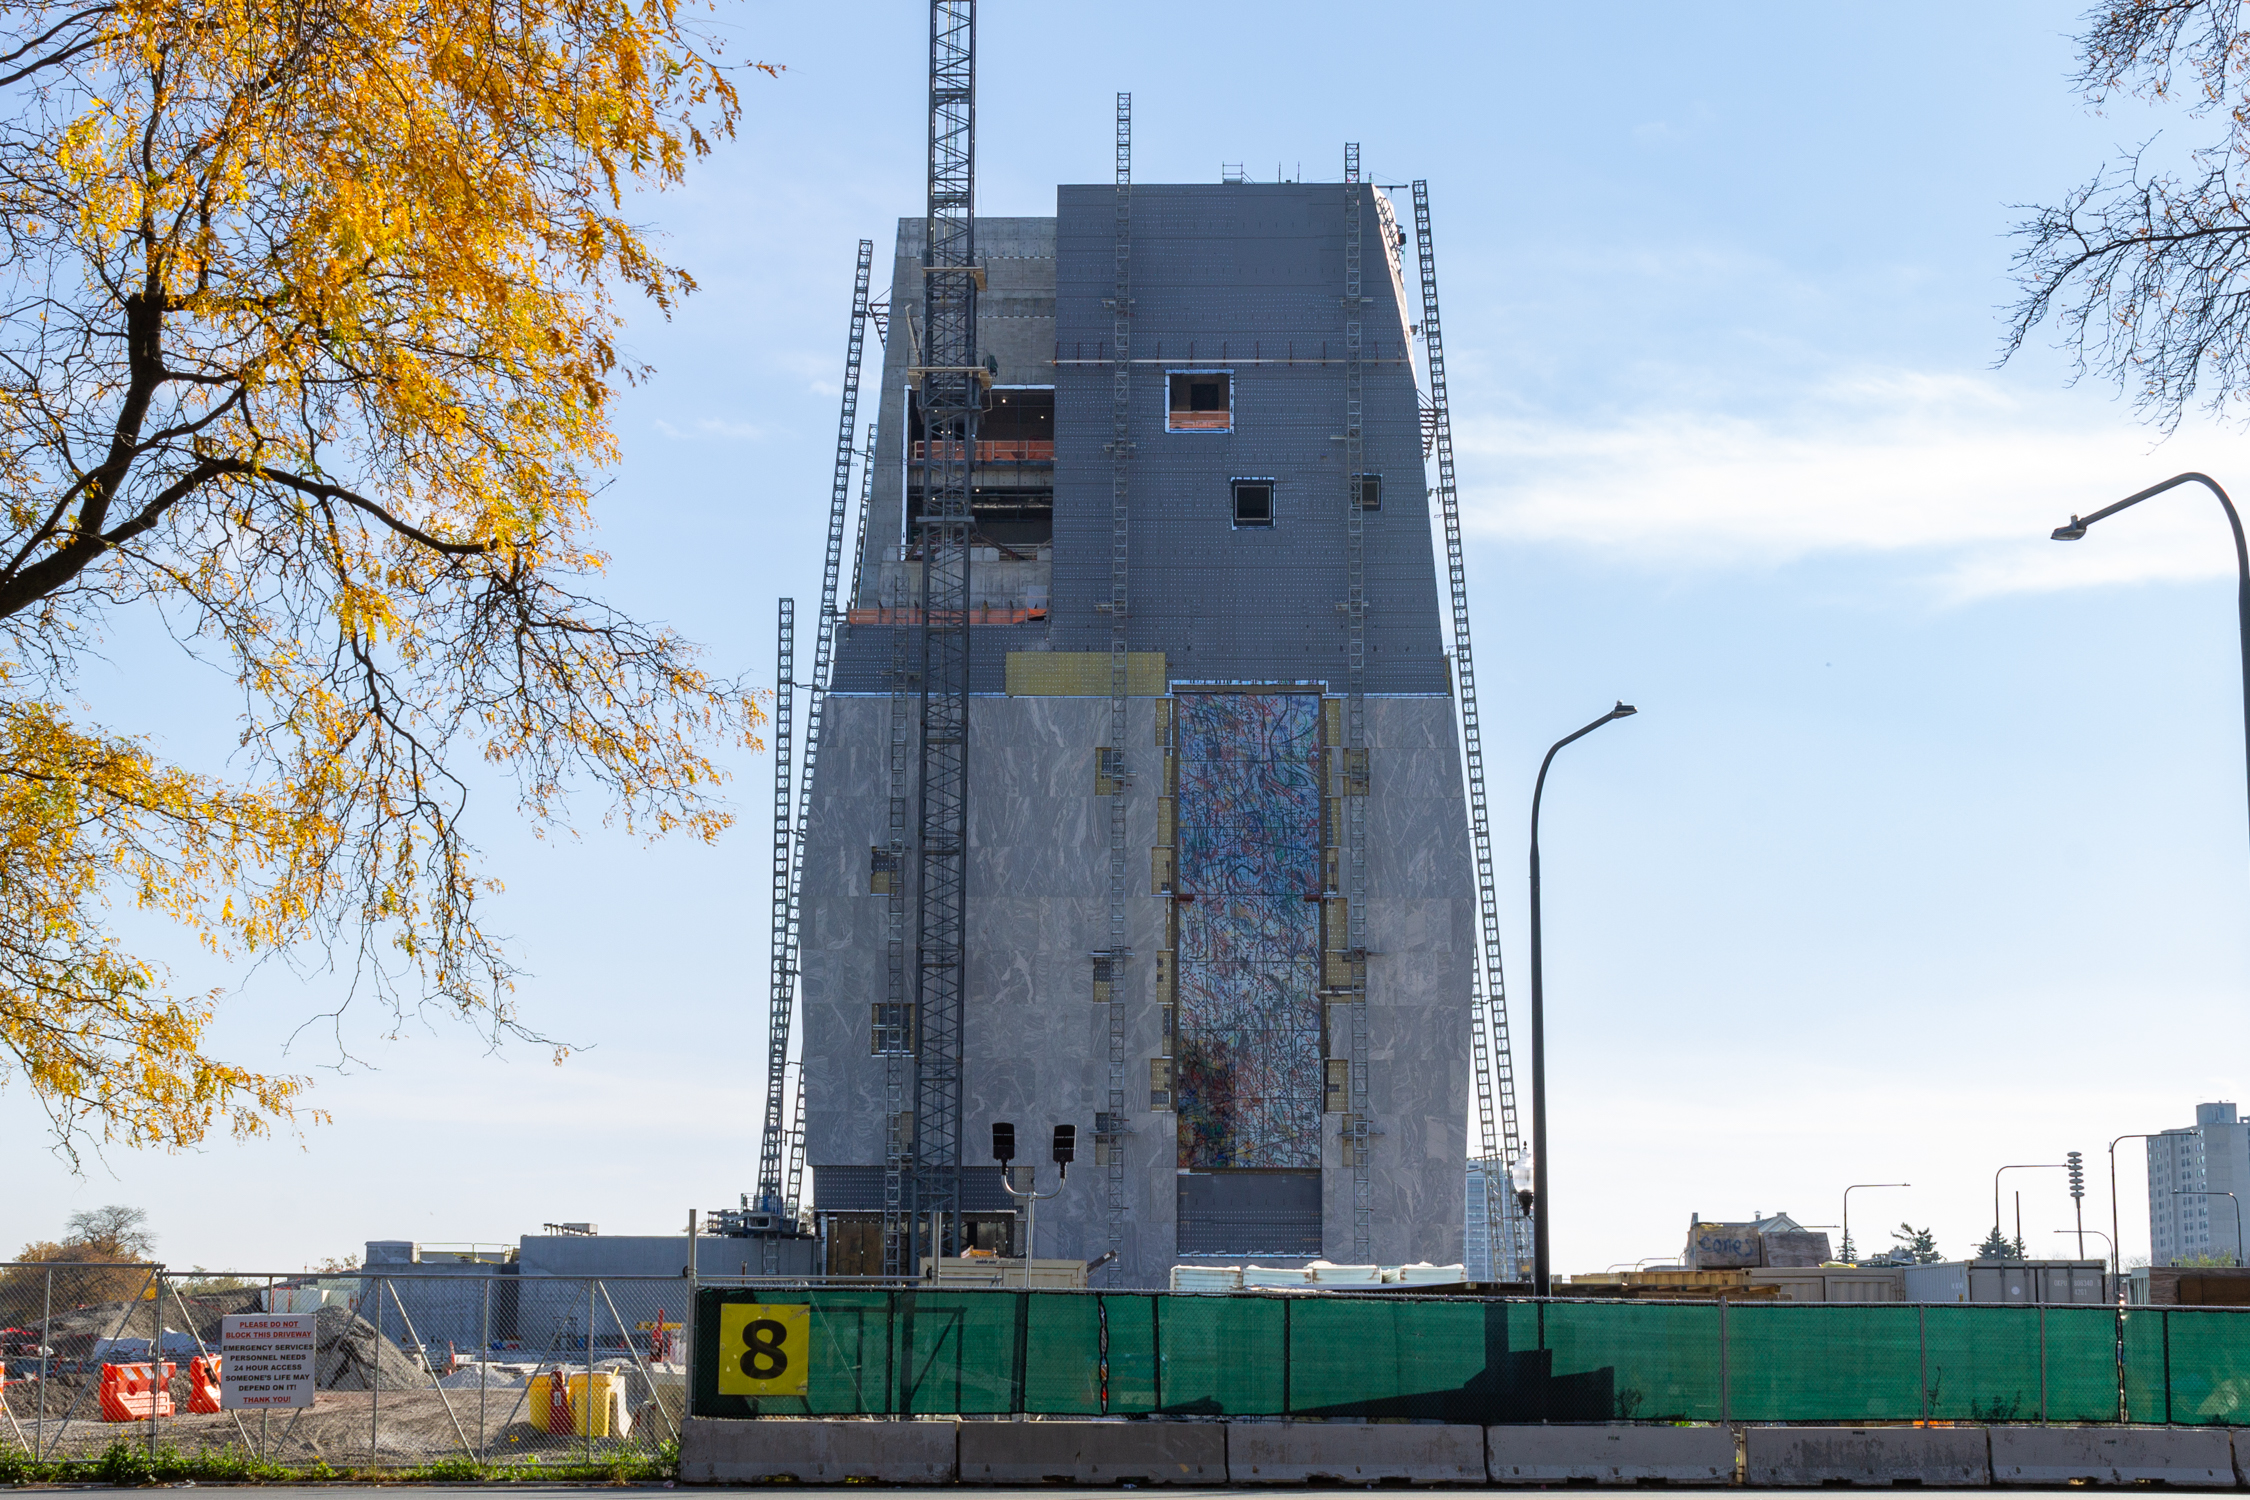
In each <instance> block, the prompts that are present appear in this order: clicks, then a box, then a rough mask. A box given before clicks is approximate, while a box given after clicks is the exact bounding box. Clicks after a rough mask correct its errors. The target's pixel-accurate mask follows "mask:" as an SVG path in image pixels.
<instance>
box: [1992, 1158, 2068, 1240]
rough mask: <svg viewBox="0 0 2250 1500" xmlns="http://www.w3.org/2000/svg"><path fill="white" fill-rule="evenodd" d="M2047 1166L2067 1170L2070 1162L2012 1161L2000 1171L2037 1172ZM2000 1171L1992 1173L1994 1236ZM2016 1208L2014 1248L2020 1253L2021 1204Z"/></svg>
mask: <svg viewBox="0 0 2250 1500" xmlns="http://www.w3.org/2000/svg"><path fill="white" fill-rule="evenodd" d="M2049 1167H2052V1168H2053V1169H2054V1170H2055V1171H2057V1172H2067V1171H2069V1170H2070V1163H2069V1162H2067V1161H2014V1162H2010V1163H2008V1165H2006V1166H2004V1167H2002V1168H2001V1169H2000V1172H2037V1171H2041V1170H2044V1169H2046V1168H2049ZM2000 1172H1995V1173H1993V1174H1992V1233H1993V1235H1994V1236H1995V1237H1997V1236H1998V1235H1999V1233H2000ZM2016 1208H2017V1213H2016V1218H2017V1223H2016V1240H2017V1242H2018V1243H2017V1247H2016V1248H2017V1253H2018V1254H2021V1253H2022V1251H2023V1246H2022V1243H2021V1242H2022V1240H2023V1223H2022V1218H2023V1213H2022V1209H2023V1205H2022V1204H2021V1203H2018V1204H2017V1205H2016Z"/></svg>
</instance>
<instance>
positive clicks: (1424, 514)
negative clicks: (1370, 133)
mask: <svg viewBox="0 0 2250 1500" xmlns="http://www.w3.org/2000/svg"><path fill="white" fill-rule="evenodd" d="M1365 191H1367V192H1369V193H1370V194H1372V192H1373V189H1372V188H1369V189H1366V190H1365ZM1115 208H1116V200H1115V196H1114V192H1113V190H1111V189H1109V188H1104V187H1064V188H1061V189H1059V190H1058V217H1057V223H1056V233H1055V276H1056V286H1055V324H1056V342H1057V351H1058V357H1059V359H1060V361H1062V362H1061V363H1059V364H1058V367H1057V370H1056V380H1055V384H1056V413H1055V492H1056V495H1057V505H1056V508H1055V544H1054V553H1055V562H1054V567H1055V573H1054V585H1053V600H1054V603H1053V610H1054V613H1053V617H1052V620H1051V635H1052V638H1053V641H1054V646H1055V649H1057V650H1061V651H1092V650H1101V649H1105V648H1106V647H1107V645H1108V639H1109V619H1108V616H1107V615H1106V614H1102V613H1100V612H1098V611H1097V610H1096V609H1095V608H1094V604H1095V602H1096V601H1097V600H1103V599H1106V598H1107V597H1108V594H1109V546H1110V524H1109V506H1108V504H1107V503H1106V502H1107V500H1108V495H1109V483H1108V481H1109V457H1108V454H1107V453H1106V452H1105V451H1104V445H1105V444H1106V443H1107V442H1108V441H1109V435H1110V415H1109V391H1110V370H1109V367H1108V366H1107V365H1106V364H1090V365H1082V364H1073V363H1069V361H1071V360H1074V359H1077V358H1080V357H1092V358H1106V357H1107V353H1108V338H1109V332H1110V313H1109V309H1108V308H1107V307H1106V306H1105V305H1104V300H1103V299H1104V298H1106V297H1107V296H1109V295H1110V293H1111V288H1112V284H1113V281H1114V277H1115V244H1114V239H1113V235H1114V231H1115ZM1343 219H1344V205H1343V189H1342V188H1341V187H1339V186H1337V185H1334V184H1329V185H1322V186H1300V185H1296V184H1270V185H1244V186H1236V185H1225V186H1211V187H1202V186H1162V187H1146V188H1135V189H1134V190H1133V224H1134V233H1133V288H1134V334H1133V337H1134V358H1135V360H1136V363H1135V365H1134V367H1133V395H1132V409H1131V414H1130V422H1131V428H1132V433H1133V442H1134V450H1133V465H1132V498H1131V504H1132V579H1131V590H1132V600H1133V613H1132V624H1131V636H1132V644H1133V649H1135V650H1139V651H1162V652H1164V653H1166V655H1167V657H1168V658H1169V659H1170V666H1171V670H1172V672H1173V674H1174V675H1175V676H1181V677H1195V678H1203V679H1237V680H1257V679H1265V678H1284V679H1291V680H1295V679H1302V678H1315V677H1333V678H1336V679H1338V683H1337V685H1338V687H1339V688H1340V687H1341V685H1342V684H1341V681H1340V679H1341V676H1342V671H1343V663H1344V649H1345V621H1344V616H1343V612H1342V609H1341V605H1342V603H1343V599H1344V592H1345V583H1344V530H1345V503H1346V499H1345V497H1346V493H1347V492H1346V484H1347V476H1346V475H1345V473H1344V469H1343V444H1342V442H1341V441H1340V438H1341V434H1342V432H1343V427H1344V369H1343V366H1342V365H1341V364H1340V363H1334V362H1331V363H1325V364H1324V363H1320V362H1318V360H1319V357H1320V354H1321V353H1322V351H1323V349H1324V346H1325V352H1326V353H1327V355H1328V356H1329V358H1330V360H1332V361H1337V360H1340V359H1341V357H1342V353H1343V335H1344V316H1343V305H1342V301H1341V297H1342V293H1343ZM1365 222H1366V223H1367V224H1368V225H1370V226H1373V225H1374V224H1376V223H1377V215H1376V214H1375V213H1374V211H1373V209H1372V207H1370V208H1369V210H1368V212H1367V213H1366V214H1365ZM1363 263H1364V264H1365V265H1366V267H1367V275H1366V276H1365V278H1364V287H1365V290H1366V293H1367V295H1368V297H1369V298H1370V305H1369V306H1368V307H1367V309H1366V314H1365V318H1364V326H1365V329H1366V335H1365V343H1364V345H1363V350H1364V353H1365V354H1366V356H1367V358H1368V359H1369V361H1370V362H1369V363H1368V364H1367V365H1366V366H1365V368H1364V384H1363V391H1364V401H1365V407H1364V414H1363V419H1362V428H1363V432H1364V434H1365V455H1366V457H1365V472H1368V473H1374V474H1380V475H1381V476H1382V477H1383V491H1384V493H1383V508H1382V509H1381V510H1380V511H1377V512H1374V513H1371V514H1370V515H1368V517H1367V526H1366V554H1365V556H1366V579H1367V597H1368V620H1367V649H1368V657H1367V662H1368V670H1367V684H1366V685H1367V689H1368V691H1370V692H1389V693H1443V692H1445V691H1446V690H1447V683H1446V675H1445V663H1444V656H1443V652H1444V647H1443V641H1442V637H1441V633H1440V630H1439V616H1438V599H1437V573H1436V566H1435V558H1434V556H1433V555H1432V552H1431V547H1430V531H1429V514H1428V503H1427V496H1428V491H1427V486H1426V481H1425V480H1424V477H1423V470H1422V448H1421V417H1420V408H1419V403H1418V400H1417V398H1416V395H1415V382H1414V373H1413V367H1412V366H1411V365H1410V364H1408V363H1405V362H1403V361H1404V359H1405V357H1406V355H1407V353H1408V341H1407V339H1406V336H1405V324H1404V317H1403V314H1402V311H1401V309H1400V308H1399V305H1398V300H1397V297H1396V295H1395V290H1394V283H1393V281H1392V279H1391V277H1390V275H1389V274H1388V270H1387V261H1386V257H1385V254H1384V251H1383V248H1382V246H1381V245H1380V243H1379V242H1378V237H1377V236H1376V235H1375V234H1373V233H1370V234H1368V236H1367V244H1366V249H1365V256H1364V262H1363ZM1080 351H1086V354H1085V355H1084V356H1081V353H1080ZM1293 355H1294V356H1301V357H1302V360H1301V362H1299V363H1295V364H1291V363H1287V362H1284V363H1280V364H1267V363H1251V362H1249V361H1251V360H1254V359H1256V360H1263V359H1272V358H1281V359H1283V360H1284V361H1286V360H1287V359H1289V358H1290V357H1291V356H1293ZM1386 358H1387V359H1388V360H1389V361H1390V362H1389V363H1383V362H1381V361H1382V360H1384V359H1386ZM1143 359H1147V360H1152V361H1156V362H1155V363H1150V364H1141V363H1138V361H1140V360H1143ZM1173 368H1188V369H1219V370H1228V371H1230V372H1231V380H1232V395H1233V399H1232V409H1233V412H1234V423H1233V430H1232V431H1231V432H1225V433H1218V432H1168V431H1166V430H1165V412H1166V407H1167V405H1168V401H1167V386H1166V375H1167V372H1168V371H1169V370H1170V369H1173ZM1237 478H1266V479H1271V480H1273V481H1274V485H1275V490H1274V519H1273V524H1272V525H1271V526H1264V527H1239V528H1238V527H1236V526H1235V525H1234V522H1233V510H1232V502H1231V487H1230V481H1232V480H1234V479H1237ZM1066 496H1067V497H1070V498H1069V499H1067V500H1066V499H1064V498H1063V497H1066Z"/></svg>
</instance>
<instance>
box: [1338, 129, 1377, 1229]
mask: <svg viewBox="0 0 2250 1500" xmlns="http://www.w3.org/2000/svg"><path fill="white" fill-rule="evenodd" d="M1367 193H1368V190H1367V188H1366V187H1365V186H1364V185H1363V184H1362V183H1361V182H1360V180H1359V143H1358V142H1357V141H1351V142H1347V143H1346V144H1345V146H1344V623H1345V632H1346V633H1345V646H1344V663H1345V699H1344V745H1345V763H1344V784H1343V787H1342V788H1341V790H1342V792H1343V801H1344V821H1345V829H1346V839H1345V848H1344V859H1345V863H1346V866H1347V877H1348V879H1349V881H1350V885H1349V889H1348V894H1347V896H1346V906H1345V908H1344V910H1345V920H1346V923H1347V926H1348V929H1349V933H1350V936H1349V938H1348V940H1347V947H1348V948H1349V949H1350V952H1349V954H1348V955H1347V961H1348V962H1349V964H1350V972H1351V979H1352V982H1351V994H1350V1004H1349V1006H1348V1007H1347V1010H1348V1014H1349V1015H1350V1017H1351V1091H1350V1104H1351V1109H1350V1112H1349V1113H1348V1114H1346V1115H1345V1117H1344V1122H1345V1123H1344V1140H1343V1147H1344V1155H1345V1159H1346V1164H1347V1165H1348V1166H1350V1168H1351V1172H1352V1258H1353V1259H1354V1260H1358V1261H1365V1260H1367V1259H1368V1258H1369V1257H1370V1256H1371V1255H1372V1254H1373V1253H1374V1251H1373V1248H1372V1242H1373V1233H1374V1230H1373V1217H1374V1200H1373V1184H1372V1183H1371V1181H1370V1180H1369V1163H1368V1150H1369V1144H1370V1143H1369V1139H1368V1137H1369V1133H1370V1127H1369V1121H1368V1117H1367V1116H1368V1105H1367V1098H1368V1090H1367V1064H1368V1041H1367V796H1366V793H1367V792H1368V790H1369V789H1370V788H1371V787H1372V784H1373V783H1372V781H1371V780H1370V779H1369V776H1370V772H1369V768H1368V764H1367V762H1368V755H1367V517H1366V513H1365V512H1364V511H1363V510H1362V508H1361V504H1360V502H1361V498H1362V493H1361V492H1362V489H1363V485H1364V480H1363V478H1362V475H1363V473H1364V471H1365V469H1366V467H1367V465H1366V444H1365V431H1364V429H1363V426H1362V420H1363V417H1364V403H1363V389H1362V386H1363V372H1362V369H1361V353H1362V351H1361V347H1360V333H1361V323H1362V319H1363V316H1364V313H1365V307H1364V305H1363V304H1364V301H1365V299H1364V296H1363V291H1364V287H1363V277H1362V275H1361V266H1360V260H1361V245H1360V241H1361V232H1360V229H1361V226H1360V219H1361V214H1362V204H1363V202H1364V201H1365V199H1366V197H1367Z"/></svg>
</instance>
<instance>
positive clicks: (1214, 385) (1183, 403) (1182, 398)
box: [1164, 370, 1234, 432]
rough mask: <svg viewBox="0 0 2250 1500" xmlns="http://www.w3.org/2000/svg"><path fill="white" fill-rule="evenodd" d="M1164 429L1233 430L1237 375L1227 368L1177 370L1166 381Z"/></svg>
mask: <svg viewBox="0 0 2250 1500" xmlns="http://www.w3.org/2000/svg"><path fill="white" fill-rule="evenodd" d="M1165 384H1166V388H1167V391H1168V393H1169V395H1168V399H1167V400H1166V402H1165V411H1164V430H1165V431H1167V432H1232V431H1233V430H1234V376H1233V374H1232V373H1231V372H1229V371H1226V370H1175V371H1173V372H1171V374H1170V376H1169V377H1168V379H1167V380H1166V382H1165Z"/></svg>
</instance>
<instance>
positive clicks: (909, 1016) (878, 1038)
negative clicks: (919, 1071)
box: [867, 1000, 914, 1057]
mask: <svg viewBox="0 0 2250 1500" xmlns="http://www.w3.org/2000/svg"><path fill="white" fill-rule="evenodd" d="M867 1050H868V1051H869V1052H870V1053H873V1054H874V1055H876V1056H878V1057H880V1056H882V1055H884V1054H886V1053H911V1052H912V1051H913V1050H914V1006H913V1004H912V1003H911V1002H904V1003H899V1004H893V1003H892V1002H890V1001H888V1000H878V1001H876V1002H875V1003H874V1004H873V1005H870V1006H869V1007H868V1027H867Z"/></svg>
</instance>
